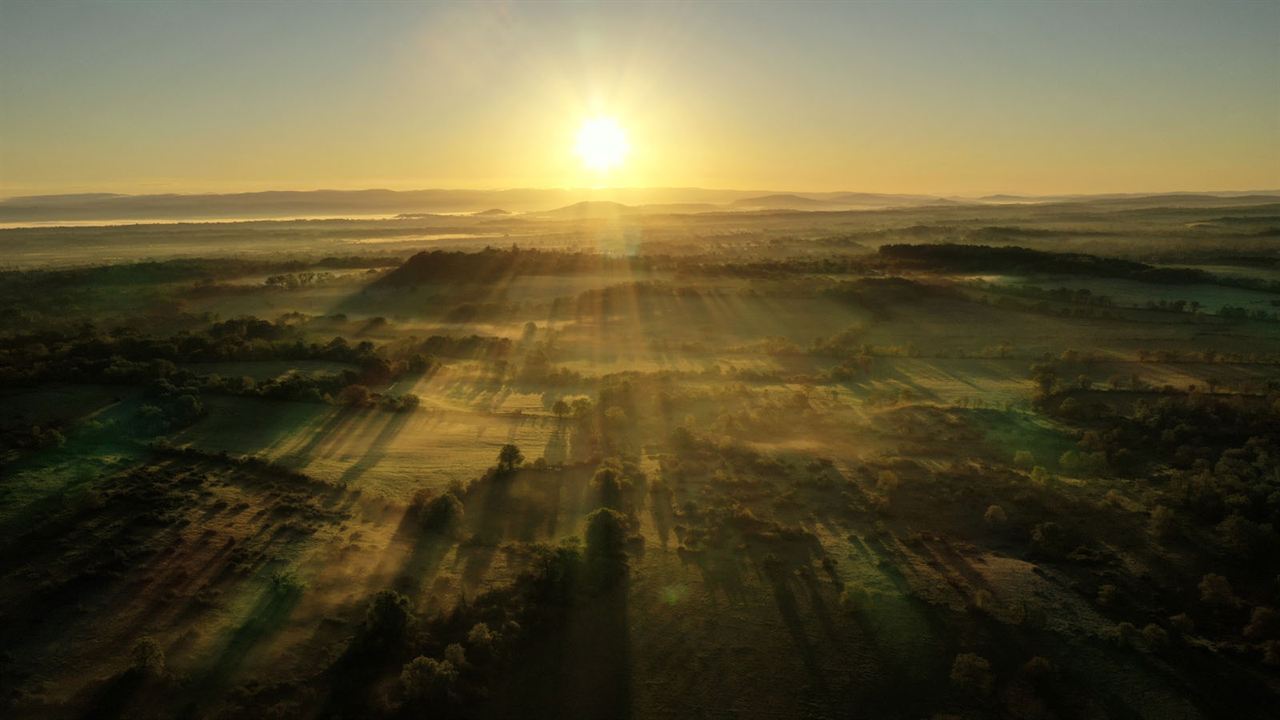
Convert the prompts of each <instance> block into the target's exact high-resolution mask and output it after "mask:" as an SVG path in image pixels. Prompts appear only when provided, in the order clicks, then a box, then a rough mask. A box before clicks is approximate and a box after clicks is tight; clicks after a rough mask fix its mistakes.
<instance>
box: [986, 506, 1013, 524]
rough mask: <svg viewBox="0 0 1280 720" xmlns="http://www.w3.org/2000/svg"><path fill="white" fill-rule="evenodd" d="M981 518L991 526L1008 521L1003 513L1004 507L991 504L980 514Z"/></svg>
mask: <svg viewBox="0 0 1280 720" xmlns="http://www.w3.org/2000/svg"><path fill="white" fill-rule="evenodd" d="M982 520H983V521H984V522H986V523H987V524H988V525H990V526H992V527H999V526H1001V525H1004V524H1005V523H1006V522H1008V521H1009V516H1008V515H1006V514H1005V512H1004V508H1002V507H1000V506H999V505H991V506H990V507H988V508H987V511H986V512H985V513H984V514H983V515H982Z"/></svg>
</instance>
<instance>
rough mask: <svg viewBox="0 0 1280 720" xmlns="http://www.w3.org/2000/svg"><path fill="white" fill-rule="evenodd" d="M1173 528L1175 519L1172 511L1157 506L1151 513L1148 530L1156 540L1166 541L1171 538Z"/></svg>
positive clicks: (1162, 506)
mask: <svg viewBox="0 0 1280 720" xmlns="http://www.w3.org/2000/svg"><path fill="white" fill-rule="evenodd" d="M1175 527H1176V519H1175V517H1174V514H1173V511H1172V510H1170V509H1169V508H1167V507H1165V506H1164V505H1157V506H1156V507H1155V509H1153V510H1152V511H1151V522H1150V523H1149V524H1148V528H1150V530H1151V534H1152V535H1154V536H1155V537H1156V539H1157V540H1168V539H1169V538H1171V537H1173V533H1174V529H1175Z"/></svg>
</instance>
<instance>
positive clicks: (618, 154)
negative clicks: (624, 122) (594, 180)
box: [573, 117, 631, 173]
mask: <svg viewBox="0 0 1280 720" xmlns="http://www.w3.org/2000/svg"><path fill="white" fill-rule="evenodd" d="M573 151H574V154H576V155H577V156H578V157H579V158H581V160H582V164H583V165H585V166H587V168H588V169H590V170H593V171H595V172H598V173H606V172H609V171H610V170H612V169H613V168H615V167H617V166H619V165H621V164H622V162H623V161H624V160H626V158H627V153H629V152H631V144H630V143H629V142H627V133H626V131H625V130H623V129H622V126H621V125H619V124H618V121H617V120H614V119H613V118H610V117H596V118H591V119H589V120H587V121H585V122H583V123H582V127H581V128H580V129H579V130H578V141H577V143H576V144H575V145H574V148H573Z"/></svg>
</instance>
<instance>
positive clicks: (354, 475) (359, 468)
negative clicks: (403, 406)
mask: <svg viewBox="0 0 1280 720" xmlns="http://www.w3.org/2000/svg"><path fill="white" fill-rule="evenodd" d="M410 415H411V413H408V412H402V413H392V414H391V417H390V418H389V419H388V420H387V422H386V423H384V424H383V425H382V429H380V430H379V431H378V435H377V436H376V437H374V439H373V440H371V441H369V447H368V448H367V449H365V451H364V454H363V455H361V456H360V459H359V460H357V461H355V462H354V463H352V465H351V467H348V468H347V469H346V470H344V471H343V472H342V475H341V477H339V478H338V484H339V485H341V486H347V485H350V484H351V483H353V482H355V481H356V480H358V479H359V478H360V476H361V475H364V474H365V472H367V471H368V470H369V468H372V467H373V466H374V465H377V464H378V463H379V462H381V461H382V459H383V458H384V457H386V456H387V452H386V451H387V446H388V445H390V444H391V441H392V440H394V439H395V438H396V436H397V435H399V434H400V431H401V430H402V429H403V428H404V426H405V423H407V422H409V416H410Z"/></svg>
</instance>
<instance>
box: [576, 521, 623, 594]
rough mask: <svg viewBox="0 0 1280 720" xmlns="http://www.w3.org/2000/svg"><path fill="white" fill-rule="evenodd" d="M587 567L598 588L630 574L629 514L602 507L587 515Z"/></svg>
mask: <svg viewBox="0 0 1280 720" xmlns="http://www.w3.org/2000/svg"><path fill="white" fill-rule="evenodd" d="M586 535H587V548H586V553H585V557H586V570H587V574H588V576H589V577H590V578H591V580H592V581H593V582H594V584H595V586H596V588H597V589H607V588H609V587H611V586H613V585H615V584H617V583H618V582H619V581H620V580H621V579H622V578H623V577H625V576H626V574H627V551H626V545H627V518H626V516H625V515H623V514H621V513H619V512H617V511H614V510H610V509H609V508H600V509H599V510H596V511H595V512H593V513H591V514H590V515H588V516H587V533H586Z"/></svg>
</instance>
